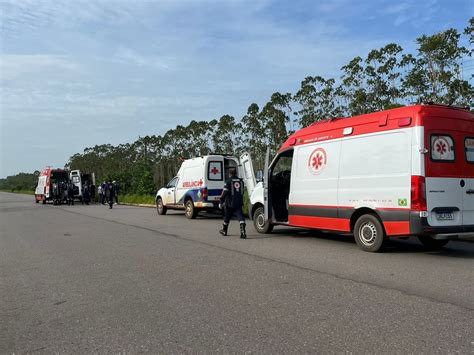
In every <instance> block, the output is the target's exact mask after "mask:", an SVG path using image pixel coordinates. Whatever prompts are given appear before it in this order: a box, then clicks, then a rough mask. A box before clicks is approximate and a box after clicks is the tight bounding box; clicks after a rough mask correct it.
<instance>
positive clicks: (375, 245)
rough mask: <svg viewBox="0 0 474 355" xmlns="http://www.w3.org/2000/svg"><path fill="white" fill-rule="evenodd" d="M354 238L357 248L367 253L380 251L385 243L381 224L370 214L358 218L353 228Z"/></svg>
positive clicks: (385, 239) (385, 238) (385, 237)
mask: <svg viewBox="0 0 474 355" xmlns="http://www.w3.org/2000/svg"><path fill="white" fill-rule="evenodd" d="M354 238H355V241H356V243H357V245H358V246H359V248H361V249H362V250H364V251H369V252H377V251H382V250H383V248H384V246H385V244H386V241H387V236H386V235H385V231H384V229H383V226H382V223H380V221H379V219H378V218H377V217H376V216H374V215H371V214H365V215H362V216H360V217H359V219H358V220H357V222H356V224H355V226H354Z"/></svg>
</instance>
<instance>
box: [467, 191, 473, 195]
mask: <svg viewBox="0 0 474 355" xmlns="http://www.w3.org/2000/svg"><path fill="white" fill-rule="evenodd" d="M466 193H467V194H468V195H472V194H474V190H467V191H466Z"/></svg>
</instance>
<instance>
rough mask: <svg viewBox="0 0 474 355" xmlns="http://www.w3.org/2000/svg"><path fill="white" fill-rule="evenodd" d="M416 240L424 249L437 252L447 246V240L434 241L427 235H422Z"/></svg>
mask: <svg viewBox="0 0 474 355" xmlns="http://www.w3.org/2000/svg"><path fill="white" fill-rule="evenodd" d="M418 240H419V241H420V242H421V244H423V246H424V247H425V248H428V249H430V250H438V249H441V248H442V247H444V246H445V245H446V244H448V242H449V239H434V238H433V237H430V236H429V235H422V236H419V237H418Z"/></svg>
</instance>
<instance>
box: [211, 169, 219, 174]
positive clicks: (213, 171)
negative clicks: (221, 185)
mask: <svg viewBox="0 0 474 355" xmlns="http://www.w3.org/2000/svg"><path fill="white" fill-rule="evenodd" d="M211 173H212V174H214V175H217V174H219V169H217V168H216V167H213V168H212V169H211Z"/></svg>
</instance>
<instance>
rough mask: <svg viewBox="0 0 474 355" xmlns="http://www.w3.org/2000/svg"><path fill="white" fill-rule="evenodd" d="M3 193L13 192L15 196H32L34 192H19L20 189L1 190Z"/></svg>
mask: <svg viewBox="0 0 474 355" xmlns="http://www.w3.org/2000/svg"><path fill="white" fill-rule="evenodd" d="M0 191H3V192H13V193H15V194H24V195H34V194H35V191H34V190H21V189H2V190H0Z"/></svg>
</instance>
